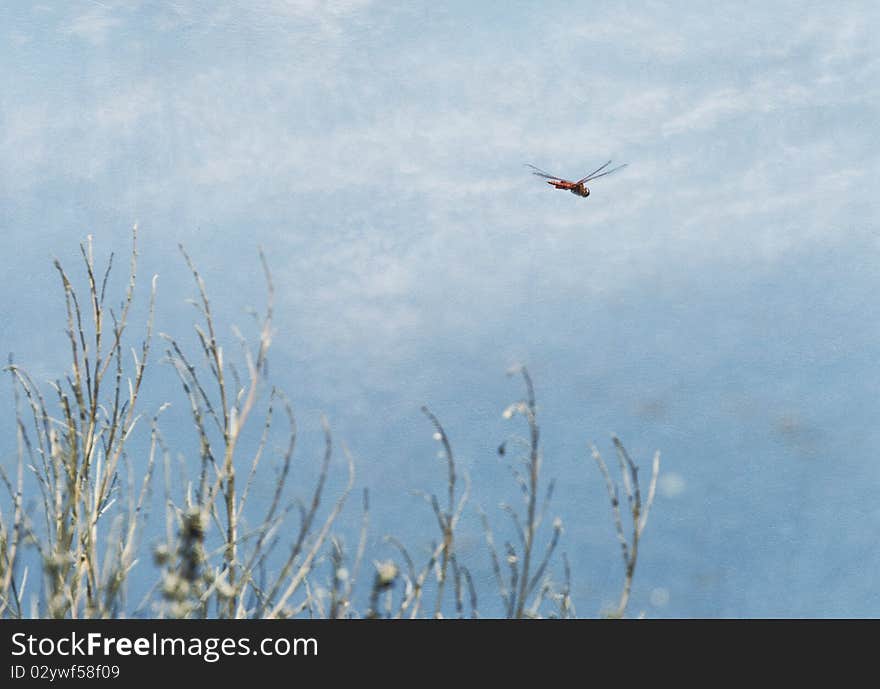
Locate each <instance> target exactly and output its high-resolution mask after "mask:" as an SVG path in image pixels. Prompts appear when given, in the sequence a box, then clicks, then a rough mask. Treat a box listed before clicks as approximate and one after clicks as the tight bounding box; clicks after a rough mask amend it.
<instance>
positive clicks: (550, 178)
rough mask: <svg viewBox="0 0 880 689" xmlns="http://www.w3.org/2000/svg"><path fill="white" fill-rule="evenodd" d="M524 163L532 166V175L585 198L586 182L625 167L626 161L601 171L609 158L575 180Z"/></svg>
mask: <svg viewBox="0 0 880 689" xmlns="http://www.w3.org/2000/svg"><path fill="white" fill-rule="evenodd" d="M526 165H528V167H530V168H532V170H533V172H532V174H533V175H537V176H538V177H544V178H545V179H546V180H547V184H549V185H551V186H553V187H555V188H556V189H564V190H566V191H570V192H571V193H572V194H574V195H575V196H582V197H583V198H586V197H587V196H589V195H590V189H589V187H587V182H590V181H592V180H594V179H598V178H599V177H604V176H605V175H610V174H611V173H612V172H617V171H618V170H620V169H622V168H625V167H626V163H624V164H623V165H618V166H617V167H615V168H612V169H610V170H606V171H605V172H602V171H603V170H605V168H606V167H608V166H609V165H611V161H610V160H609V161H608V162H607V163H605V164H604V165H602V166H601V167H600V168H599V169H597V170H594V171H593V172H591V173H590V174H589V175H587V176H586V177H583V178H581V179H579V180H578V181H576V182H571V181H569V180H567V179H562V177H557V176H556V175H551V174H549V173H547V172H544V171H543V170H541V169H540V168H537V167H535V166H534V165H529V164H528V163H526Z"/></svg>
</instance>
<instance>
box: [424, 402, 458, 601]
mask: <svg viewBox="0 0 880 689" xmlns="http://www.w3.org/2000/svg"><path fill="white" fill-rule="evenodd" d="M422 413H423V414H424V415H425V416H427V417H428V420H430V422H431V424H432V425H433V426H434V429H435V431H436V433H438V434H439V436H440V442H441V443H443V453H444V455H445V456H446V466H447V470H448V478H447V481H446V483H447V489H448V503H447V508H446V511H445V512H443V511H441V510H440V509H439V507H438V506H437V501H436V498H434V496H431V497H432V504H433V506H434V512H435V514H436V516H437V521H438V523H439V525H440V530H441V532H442V534H443V552H442V553H441V554H440V558H441V559H440V572H439V576H438V579H439V580H438V582H437V600H436V602H435V604H434V617H439V616H440V609H441V606H442V604H443V589H444V587H445V585H446V576H447V570H448V568H449V560H450V557H452V555H453V549H454V546H453V541H454V538H455V531H454V524H453V522H452V516H453V512H454V510H455V479H456V474H455V456H454V455H453V454H452V445H451V444H450V442H449V437H448V436H447V435H446V430H445V429H444V428H443V425H442V424H441V423H440V420H439V419H438V418H437V417H436V416H435V415H434V414H433V412H431V410H430V409H428V407H422Z"/></svg>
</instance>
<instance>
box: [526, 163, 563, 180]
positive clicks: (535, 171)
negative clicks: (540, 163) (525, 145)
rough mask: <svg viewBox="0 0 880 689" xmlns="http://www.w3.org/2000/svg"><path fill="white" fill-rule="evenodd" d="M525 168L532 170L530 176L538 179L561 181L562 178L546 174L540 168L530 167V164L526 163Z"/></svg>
mask: <svg viewBox="0 0 880 689" xmlns="http://www.w3.org/2000/svg"><path fill="white" fill-rule="evenodd" d="M526 167H530V168H532V170H533V172H532V174H533V175H538V177H544V178H546V179H557V180H561V179H562V177H557V176H556V175H550V174H547V173H546V172H544V171H543V170H542V169H541V168H538V167H535V166H534V165H531V164H530V163H526Z"/></svg>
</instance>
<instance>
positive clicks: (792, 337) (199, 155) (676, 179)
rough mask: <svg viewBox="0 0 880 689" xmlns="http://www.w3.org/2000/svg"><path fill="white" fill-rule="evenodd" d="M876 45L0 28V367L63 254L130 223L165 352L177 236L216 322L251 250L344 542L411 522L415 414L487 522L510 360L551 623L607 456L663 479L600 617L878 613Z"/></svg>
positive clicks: (786, 24) (533, 18) (237, 295)
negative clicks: (627, 595) (340, 501)
mask: <svg viewBox="0 0 880 689" xmlns="http://www.w3.org/2000/svg"><path fill="white" fill-rule="evenodd" d="M878 20H880V10H878V7H877V5H876V4H875V3H871V2H850V3H833V4H829V3H806V2H789V3H787V2H774V3H764V2H741V3H736V4H735V5H733V4H731V5H727V6H723V7H719V6H717V5H715V4H710V3H706V4H702V5H700V4H696V3H675V2H670V3H660V2H630V3H625V2H614V3H612V2H582V3H576V4H573V3H562V2H560V3H545V2H542V3H513V2H503V3H502V2H498V3H493V2H485V3H479V4H477V5H476V6H474V3H465V2H461V3H459V2H450V3H375V2H369V1H368V0H352V1H348V2H346V1H339V2H333V1H330V2H306V1H303V2H280V1H278V2H276V1H269V0H265V1H262V2H248V3H207V2H176V3H172V2H161V1H159V2H153V3H137V2H125V3H116V2H111V1H109V0H106V1H104V0H102V1H101V2H98V1H97V0H93V1H89V2H85V1H74V2H65V3H43V4H39V3H34V4H26V3H20V4H19V3H15V4H10V5H7V6H5V7H4V8H2V9H0V27H2V28H0V35H2V40H0V76H2V83H3V84H4V89H3V92H2V94H0V125H2V126H0V225H2V231H3V235H4V237H5V241H6V246H7V252H6V253H5V260H4V270H3V272H2V275H0V286H2V288H3V290H4V293H5V294H6V295H14V298H7V299H6V300H4V303H3V304H2V306H0V316H2V318H0V343H2V348H3V349H4V351H11V352H14V353H15V354H16V358H17V359H18V360H19V361H20V362H21V363H22V364H25V365H27V366H28V367H29V368H30V369H31V370H32V371H34V372H35V373H36V374H37V375H42V376H44V377H46V378H49V377H54V376H56V375H58V369H59V367H60V366H63V361H64V360H63V355H64V351H63V349H62V348H61V347H59V342H60V339H61V337H62V333H61V328H60V326H59V327H58V328H55V329H54V330H53V329H52V328H51V326H50V327H49V328H47V327H46V319H45V318H44V317H43V316H41V315H38V314H42V313H50V314H52V313H55V314H59V313H60V308H61V306H62V304H61V303H60V301H59V298H60V294H59V293H58V292H57V290H56V287H57V285H56V284H55V277H54V276H53V274H52V267H51V260H50V259H51V257H52V256H55V255H57V256H59V257H60V258H62V259H63V260H65V261H66V262H72V261H73V260H75V256H76V251H77V244H78V242H80V241H82V240H83V239H84V237H85V236H86V235H87V234H93V235H94V236H95V240H96V243H97V247H99V250H102V251H104V252H109V251H110V250H115V251H117V252H124V251H125V249H126V247H127V244H128V240H129V235H128V231H129V227H130V226H131V225H132V224H133V223H134V222H138V223H139V226H140V236H141V243H142V266H143V271H144V274H149V273H158V274H159V276H160V277H159V285H160V295H159V302H158V305H159V324H158V327H159V328H160V329H161V330H164V331H168V332H174V333H180V332H183V331H186V330H188V328H189V325H188V324H189V322H190V318H191V313H190V311H189V310H188V307H187V305H186V304H184V299H185V298H186V297H189V296H191V287H190V284H189V282H188V276H187V275H186V271H185V269H184V266H183V264H182V261H181V260H180V257H179V254H178V253H177V249H176V246H177V244H178V242H182V243H184V244H185V245H186V246H187V248H188V249H189V251H190V253H191V254H192V255H193V257H194V259H195V260H196V261H197V263H198V264H199V266H200V267H201V269H202V271H203V273H204V275H205V278H206V280H207V282H208V285H209V288H210V289H211V291H212V294H213V295H214V301H215V303H216V304H217V305H218V309H219V310H220V315H221V317H222V318H224V319H225V320H226V322H229V323H232V322H237V323H242V324H245V323H247V316H246V315H245V314H244V309H245V308H246V307H248V306H252V305H257V304H259V303H260V301H261V299H262V292H261V289H262V287H261V283H260V281H259V272H258V269H259V264H258V262H257V257H256V251H257V246H258V245H261V246H263V247H264V248H265V249H266V251H267V254H268V257H269V262H270V264H271V266H272V269H273V273H274V275H275V279H276V283H277V289H278V309H279V313H278V321H277V324H276V325H277V332H276V336H275V344H274V349H273V364H272V366H273V375H274V377H275V378H276V382H279V383H280V384H282V385H283V386H284V387H285V388H286V389H287V390H288V391H289V393H290V394H291V397H292V398H293V400H294V403H295V405H296V407H297V410H298V413H299V415H300V417H301V419H300V420H301V423H302V424H303V425H304V426H305V427H306V428H311V429H317V427H318V418H319V414H320V413H321V412H324V413H327V415H328V416H329V418H330V420H331V422H332V423H333V425H334V428H335V429H336V431H337V433H338V434H339V435H340V436H341V437H342V438H344V440H345V442H346V443H347V444H348V445H349V446H350V447H352V449H353V451H354V452H355V453H356V454H357V456H358V457H359V461H360V463H361V465H362V474H361V481H362V482H363V484H364V485H369V486H370V487H371V489H372V490H373V492H374V496H375V503H376V505H377V510H378V513H377V519H378V527H377V528H382V526H383V523H385V524H395V523H397V522H398V521H399V519H400V515H401V514H406V515H407V518H408V520H409V519H411V520H412V521H413V523H414V524H423V525H424V527H425V528H428V527H429V526H430V521H429V518H430V517H431V515H430V514H429V513H427V514H425V513H424V507H423V505H422V504H421V503H420V502H419V501H418V500H414V499H413V498H411V497H410V496H409V495H408V493H407V491H408V490H409V489H412V488H430V487H431V486H432V485H434V484H432V482H435V483H436V485H437V486H438V487H439V485H442V484H441V482H442V480H443V474H442V466H438V465H437V463H436V461H434V460H433V456H434V453H435V451H436V447H434V445H433V444H432V441H431V438H430V429H428V428H426V426H425V423H424V419H423V418H422V417H421V415H420V413H419V411H418V409H419V406H420V405H421V404H424V403H428V404H430V405H431V407H432V408H433V409H434V410H435V411H436V412H437V413H438V415H439V416H440V417H441V419H443V420H444V422H445V423H446V425H447V427H448V430H449V432H450V435H451V436H452V439H453V441H454V442H455V443H456V446H457V448H458V451H459V455H460V458H461V461H462V462H463V463H464V465H465V466H467V467H468V469H469V470H470V471H471V472H472V473H473V475H474V477H475V492H476V491H477V490H482V491H483V494H482V497H481V500H482V504H483V506H484V507H485V508H486V509H487V510H488V511H490V512H492V511H493V510H494V509H495V508H494V504H495V503H497V502H498V501H500V500H510V499H512V497H511V496H513V497H515V493H514V490H515V489H514V487H513V486H510V487H506V486H504V481H503V480H499V478H501V479H504V478H506V476H507V474H506V472H505V471H504V468H503V467H501V466H499V465H498V460H497V459H496V458H495V457H494V456H493V449H494V447H495V446H496V445H497V443H498V442H499V441H500V439H502V438H503V437H504V434H505V433H506V432H508V431H509V430H510V429H509V425H505V423H504V422H503V420H502V419H501V416H500V415H501V411H502V410H503V409H504V408H505V407H506V406H507V404H508V402H510V401H511V400H512V399H515V398H517V397H518V396H519V395H520V394H521V391H520V390H519V388H518V386H517V385H516V383H515V381H512V380H510V379H508V378H506V377H505V375H504V373H505V370H506V369H507V368H508V367H509V366H510V365H511V364H514V363H517V362H524V363H526V364H527V365H528V366H529V367H530V369H531V371H532V373H533V376H534V378H535V381H536V386H537V389H538V395H539V402H540V404H541V413H542V418H543V419H544V424H545V433H544V437H545V439H546V455H547V459H546V470H547V472H548V475H550V474H552V475H556V476H557V477H559V478H560V479H561V483H562V484H563V485H562V487H561V488H560V491H559V495H558V500H557V507H558V511H559V513H560V514H561V516H562V517H563V518H564V520H565V523H566V528H567V533H566V539H567V542H566V544H565V547H566V550H567V551H568V552H569V556H570V557H571V558H572V561H573V563H575V564H576V565H577V566H579V567H580V568H581V570H582V571H583V572H584V575H583V577H582V579H583V581H582V584H581V588H580V589H579V590H578V591H577V593H578V598H577V600H576V602H577V604H578V611H579V612H580V613H581V614H593V613H594V612H596V611H598V610H599V609H600V608H601V607H602V605H604V604H605V603H607V602H608V601H610V600H612V599H613V598H614V596H615V589H616V586H617V582H618V580H619V571H618V570H619V567H620V563H619V561H618V557H617V550H616V545H615V542H614V539H613V530H612V524H611V521H610V515H609V514H608V510H607V505H606V504H605V496H604V495H603V493H602V486H601V483H600V480H599V478H600V477H599V476H598V474H597V472H596V471H595V467H593V466H592V465H590V464H589V463H588V462H587V454H586V446H587V443H588V442H590V441H596V442H597V443H599V444H600V446H601V447H602V448H603V449H605V450H606V451H610V447H609V443H608V437H609V435H610V433H612V432H616V433H619V434H620V435H621V437H622V438H623V439H624V441H625V442H626V443H627V444H628V445H629V446H631V448H632V449H633V451H634V453H635V454H636V455H637V457H638V458H639V459H640V461H641V462H642V463H643V464H647V463H648V461H649V459H650V454H651V452H652V451H653V450H654V449H655V448H658V449H660V450H661V451H662V453H663V472H664V476H665V478H664V479H663V480H662V481H661V485H660V492H659V495H658V500H657V504H656V507H655V512H654V514H653V517H652V522H651V524H650V525H649V527H648V531H647V533H646V542H645V546H644V551H643V556H642V557H643V560H642V563H641V567H640V570H639V573H638V575H637V590H636V592H635V594H634V596H635V597H634V606H635V607H636V608H637V609H640V610H645V612H646V614H648V615H651V616H667V615H668V616H805V615H810V616H829V615H848V616H861V615H869V616H876V615H880V596H878V595H877V593H876V592H875V590H874V588H873V587H872V586H871V580H870V574H871V573H872V572H873V571H874V570H875V569H876V567H877V566H878V565H880V555H878V554H877V549H876V547H874V546H875V544H874V539H873V534H874V533H876V531H877V527H878V526H880V510H878V508H877V507H876V500H875V499H874V496H875V495H876V489H877V487H878V486H880V469H878V468H877V464H876V457H875V448H876V447H878V441H880V434H878V432H877V430H875V427H876V422H875V419H876V417H877V412H878V411H880V409H878V402H877V399H878V395H877V392H878V388H880V374H878V372H877V370H876V368H877V367H876V365H875V361H876V359H877V355H878V354H880V351H878V349H880V347H878V341H880V340H878V335H880V332H878V323H880V320H878V316H880V314H877V313H876V311H877V306H876V305H875V304H876V299H875V296H876V293H877V288H878V287H880V280H878V278H877V276H876V273H875V271H874V270H873V269H872V268H873V266H875V265H876V261H877V259H878V258H880V247H878V245H877V240H876V225H877V219H878V202H877V196H876V193H875V191H874V187H875V184H874V180H876V179H877V175H878V172H880V169H878V168H880V166H878V160H880V158H878V143H877V136H876V125H875V123H876V122H877V120H878V103H880V99H878V95H880V94H878V86H877V84H878V67H880V53H878V49H877V46H876V41H875V40H874V39H873V37H872V29H873V28H874V27H876V26H877V25H878V23H880V22H878ZM609 158H613V159H614V160H615V161H616V162H627V163H628V164H629V166H628V167H627V168H626V169H625V170H623V171H621V172H620V173H617V174H615V175H613V176H610V177H607V178H603V179H601V180H598V181H596V182H595V184H594V185H593V187H592V192H593V193H592V195H591V196H590V197H589V198H588V199H580V198H577V197H575V196H572V195H571V194H567V193H561V192H558V191H554V190H553V189H551V188H550V187H548V186H547V185H546V184H543V182H542V181H541V180H539V179H538V178H536V177H533V176H531V175H530V174H528V169H527V168H525V167H524V163H533V164H535V165H537V166H539V167H541V168H544V169H547V170H550V171H551V172H554V173H558V174H560V175H562V176H566V177H569V178H578V177H580V176H582V175H584V174H586V173H587V172H589V171H590V170H592V169H594V168H595V167H597V166H598V165H599V164H601V163H602V162H604V161H605V160H607V159H609ZM144 284H146V281H144ZM229 336H230V338H231V334H230V335H229ZM480 480H482V481H484V483H483V484H480V483H479V481H480ZM508 488H509V489H508ZM496 493H497V494H496ZM380 504H382V505H385V507H379V505H380ZM383 510H384V511H383ZM496 512H497V510H496ZM495 516H496V518H497V519H498V520H501V518H502V515H501V514H500V513H497V514H496V515H495ZM383 519H384V520H386V521H385V522H383V521H382V520H383ZM414 528H415V527H414ZM478 537H479V530H478V529H477V530H476V535H475V536H474V538H478ZM414 539H415V536H414ZM473 557H474V558H476V559H477V560H479V558H484V553H483V552H482V551H481V550H480V549H479V548H478V547H477V546H475V547H474V550H473ZM485 564H487V563H485ZM652 594H653V595H652Z"/></svg>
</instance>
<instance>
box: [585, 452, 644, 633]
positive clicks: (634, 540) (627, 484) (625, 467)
mask: <svg viewBox="0 0 880 689" xmlns="http://www.w3.org/2000/svg"><path fill="white" fill-rule="evenodd" d="M612 440H613V442H614V449H615V451H616V453H617V459H618V464H619V467H620V474H621V476H622V478H623V486H624V492H625V493H626V499H627V506H628V507H629V514H630V518H631V521H632V532H631V535H630V537H629V539H628V538H627V536H626V532H625V529H624V525H623V519H622V517H621V511H620V498H619V490H618V486H617V483H616V482H615V481H614V480H613V479H612V478H611V473H610V472H609V471H608V466H607V465H606V464H605V460H603V459H602V455H601V454H599V451H598V449H596V446H595V445H593V446H591V448H590V449H591V453H592V455H593V459H594V460H595V461H596V464H597V465H598V466H599V470H600V471H601V472H602V476H603V477H604V479H605V486H606V488H607V490H608V497H609V499H610V500H611V510H612V513H613V515H614V528H615V531H616V533H617V540H618V542H619V543H620V551H621V556H622V558H623V566H624V579H623V589H622V591H621V593H620V599H619V601H618V604H617V608H615V610H613V611H612V612H611V613H609V617H615V618H620V617H623V615H624V613H625V612H626V608H627V605H628V604H629V598H630V593H631V591H632V582H633V577H634V576H635V570H636V563H637V561H638V556H639V543H640V541H641V538H642V533H643V532H644V530H645V526H646V525H647V523H648V514H649V513H650V511H651V506H652V505H653V503H654V495H655V493H656V490H657V477H658V476H659V474H660V453H659V452H656V453H655V454H654V461H653V463H652V465H651V479H650V483H649V486H648V497H647V500H646V501H645V503H644V505H643V504H642V494H641V487H640V485H639V468H638V466H636V464H635V462H633V460H632V458H631V457H630V456H629V453H628V452H627V451H626V448H624V446H623V444H622V443H621V442H620V440H619V439H618V438H617V437H616V436H615V437H613V438H612Z"/></svg>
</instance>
